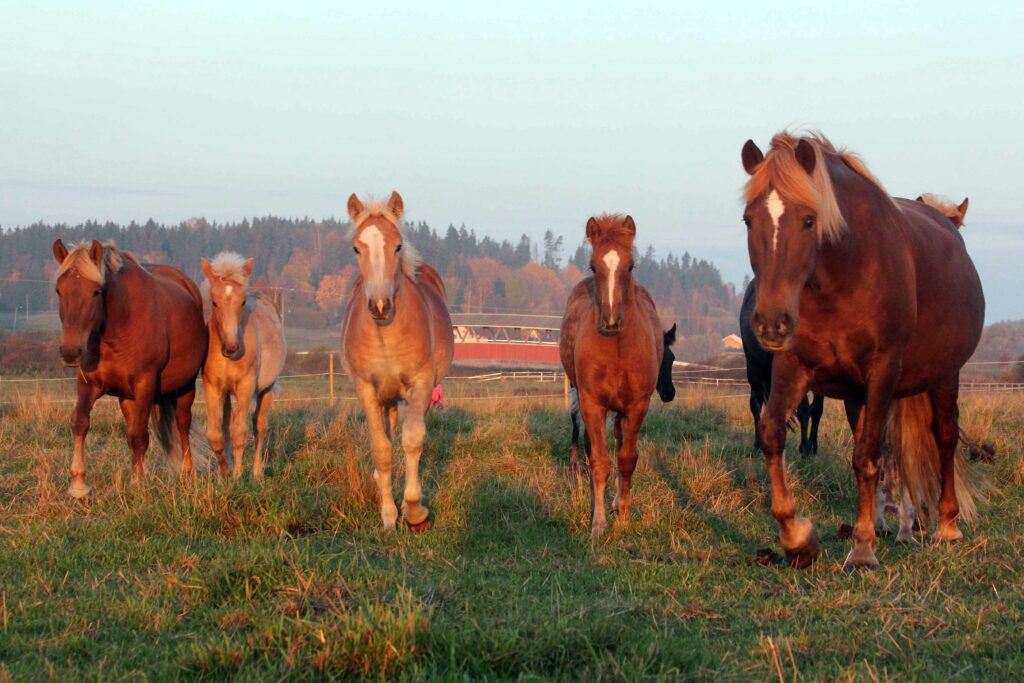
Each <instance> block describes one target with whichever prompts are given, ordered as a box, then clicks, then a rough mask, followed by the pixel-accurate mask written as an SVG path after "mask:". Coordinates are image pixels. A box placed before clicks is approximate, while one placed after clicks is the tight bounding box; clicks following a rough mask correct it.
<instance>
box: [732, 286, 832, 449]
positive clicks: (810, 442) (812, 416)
mask: <svg viewBox="0 0 1024 683" xmlns="http://www.w3.org/2000/svg"><path fill="white" fill-rule="evenodd" d="M756 297H757V280H756V279H755V280H751V281H750V284H748V285H747V289H746V291H744V292H743V304H742V305H741V306H740V339H741V340H742V341H743V356H744V358H745V359H746V369H747V384H749V385H750V414H751V415H752V416H753V417H754V451H759V450H761V441H760V439H758V436H757V425H758V423H759V422H760V421H761V409H762V408H763V407H764V403H765V401H767V400H768V394H769V393H770V392H771V388H772V354H770V353H768V352H767V351H765V350H764V349H763V348H761V344H759V343H758V341H757V336H756V335H755V334H754V330H753V328H752V327H751V326H750V316H751V315H752V314H753V312H754V302H755V300H756ZM812 397H813V399H814V400H813V401H808V400H807V396H804V397H803V398H801V399H800V405H799V406H797V409H796V418H797V421H798V422H799V423H800V453H801V454H802V455H813V454H815V453H817V452H818V425H819V424H820V423H821V416H822V414H823V413H824V412H825V397H824V396H822V395H821V394H819V393H812Z"/></svg>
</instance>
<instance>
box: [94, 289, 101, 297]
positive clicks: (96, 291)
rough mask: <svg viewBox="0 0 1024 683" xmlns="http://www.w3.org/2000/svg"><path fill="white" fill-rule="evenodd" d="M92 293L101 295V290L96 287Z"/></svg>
mask: <svg viewBox="0 0 1024 683" xmlns="http://www.w3.org/2000/svg"><path fill="white" fill-rule="evenodd" d="M92 295H93V296H94V297H95V296H99V295H100V290H98V289H94V290H93V291H92Z"/></svg>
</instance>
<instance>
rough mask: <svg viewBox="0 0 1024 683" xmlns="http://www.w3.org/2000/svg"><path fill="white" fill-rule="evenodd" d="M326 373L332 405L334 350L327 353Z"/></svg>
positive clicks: (332, 403)
mask: <svg viewBox="0 0 1024 683" xmlns="http://www.w3.org/2000/svg"><path fill="white" fill-rule="evenodd" d="M327 359H328V360H327V375H328V383H329V385H330V392H329V393H330V395H331V405H332V406H333V405H334V352H333V351H331V352H330V353H328V354H327Z"/></svg>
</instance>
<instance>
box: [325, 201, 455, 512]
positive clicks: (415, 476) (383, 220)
mask: <svg viewBox="0 0 1024 683" xmlns="http://www.w3.org/2000/svg"><path fill="white" fill-rule="evenodd" d="M403 210H404V209H403V204H402V198H401V197H400V196H399V194H398V193H397V192H392V193H391V198H390V199H388V200H387V201H386V202H379V203H373V204H364V203H363V202H361V201H359V198H358V197H356V196H355V195H354V194H353V195H352V196H351V197H349V200H348V214H349V217H350V218H351V219H352V249H353V250H354V251H355V253H356V260H357V261H358V263H359V277H358V278H357V279H356V282H355V284H354V285H353V287H352V292H351V294H350V296H349V300H348V306H347V307H346V309H345V319H344V323H343V326H342V331H341V344H342V358H343V359H344V363H345V367H346V369H347V371H348V373H349V374H350V375H351V376H352V379H353V380H354V381H355V385H356V394H357V395H358V397H359V401H360V403H362V406H363V410H364V411H365V413H366V424H367V427H368V428H369V431H370V447H371V449H372V451H373V465H374V472H373V478H374V480H375V481H376V482H377V489H378V492H379V494H380V516H381V519H382V520H383V522H384V528H385V529H394V528H395V522H396V521H397V519H398V510H397V508H396V507H395V500H394V497H393V494H392V491H391V455H392V451H391V434H392V433H393V432H394V430H395V427H396V426H397V422H398V402H399V401H405V402H406V404H407V409H406V411H405V419H404V421H403V422H402V447H403V449H404V450H405V496H404V503H403V505H402V507H403V510H404V513H405V522H406V524H407V525H408V526H409V528H410V529H412V530H414V531H422V530H424V529H426V528H427V527H428V526H429V525H430V511H429V510H428V509H427V507H426V506H425V505H423V490H422V488H421V486H420V478H419V463H420V453H421V452H422V451H423V440H424V437H425V435H426V425H425V423H424V416H425V415H426V412H427V407H428V406H429V405H430V399H431V396H432V394H433V389H434V387H435V386H436V385H437V384H439V383H440V382H441V379H442V378H443V377H444V376H445V373H447V372H448V368H449V366H451V363H452V355H453V353H454V349H455V339H454V336H453V334H452V321H451V317H450V316H449V315H448V306H447V305H446V303H445V289H444V283H443V282H442V281H441V276H440V275H438V274H437V271H435V270H434V269H433V268H431V267H430V266H429V265H427V264H426V263H424V262H423V261H422V260H421V259H420V257H419V255H418V254H417V253H416V250H415V249H413V247H412V245H411V244H408V243H406V242H405V239H404V237H403V235H402V230H401V220H402V213H403Z"/></svg>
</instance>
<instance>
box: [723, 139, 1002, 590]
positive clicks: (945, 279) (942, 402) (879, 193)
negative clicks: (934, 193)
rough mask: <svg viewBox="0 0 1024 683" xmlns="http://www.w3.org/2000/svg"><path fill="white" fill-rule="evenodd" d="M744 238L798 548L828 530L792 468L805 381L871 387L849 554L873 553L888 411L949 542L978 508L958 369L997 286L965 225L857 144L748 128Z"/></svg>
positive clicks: (770, 460)
mask: <svg viewBox="0 0 1024 683" xmlns="http://www.w3.org/2000/svg"><path fill="white" fill-rule="evenodd" d="M742 160H743V167H744V169H745V170H746V171H747V173H749V174H750V176H751V177H750V180H749V181H748V183H747V186H746V189H745V202H746V209H745V213H744V217H743V220H744V222H745V223H746V225H747V230H748V232H747V247H748V250H749V252H750V263H751V266H752V267H753V270H754V274H755V276H756V277H757V279H758V283H759V285H758V290H757V304H756V306H755V309H754V314H753V316H752V317H751V324H752V326H753V329H754V332H755V333H756V335H757V338H758V341H760V343H761V346H762V347H764V348H765V349H766V350H768V351H771V352H773V353H775V359H774V363H773V366H772V390H771V395H770V397H769V399H768V404H767V406H766V408H765V411H764V415H763V417H762V420H761V425H760V430H761V432H760V437H761V444H762V449H763V450H764V454H765V458H766V460H767V464H768V475H769V478H770V480H771V494H772V505H771V509H772V515H773V516H774V517H775V518H776V519H777V520H778V522H779V526H780V528H781V536H782V545H783V547H784V548H785V550H786V553H787V556H788V558H789V561H790V562H791V563H792V564H793V565H795V566H798V567H806V566H808V565H810V564H811V563H812V562H813V561H814V560H815V558H816V557H817V556H818V539H817V535H816V534H815V532H814V527H813V525H812V524H811V522H810V521H809V520H806V519H802V518H798V517H796V515H795V512H796V504H795V501H794V500H793V498H792V496H791V495H790V493H789V489H788V488H787V486H786V479H785V464H784V460H783V449H784V447H785V443H786V420H787V418H788V416H789V415H790V414H791V413H792V411H793V409H794V408H796V405H797V403H798V402H799V401H800V398H801V397H803V396H804V395H805V394H806V393H807V391H808V390H814V391H817V392H819V393H822V394H824V395H826V396H829V397H834V398H841V399H854V400H855V401H863V402H864V409H863V410H859V411H855V412H856V415H851V418H852V420H851V421H852V424H851V426H852V427H853V428H854V434H855V444H856V445H855V447H854V453H853V468H854V470H855V472H856V475H857V489H858V491H857V492H858V497H857V498H858V505H857V517H856V523H855V525H854V531H853V549H852V550H851V552H850V554H849V556H848V557H847V558H846V562H845V563H844V568H846V569H847V570H852V569H856V568H858V567H872V568H873V567H877V566H878V560H877V558H876V556H875V551H874V544H875V524H874V516H875V496H876V491H877V484H878V476H879V452H880V442H881V438H882V433H883V430H884V428H885V425H886V421H887V419H888V417H889V414H890V409H893V408H894V411H893V415H894V416H893V422H892V429H893V430H894V435H893V438H894V441H895V443H896V444H897V445H898V450H897V463H898V466H899V470H900V478H901V480H902V482H903V484H904V486H905V488H906V489H907V490H909V492H910V496H911V499H912V502H913V503H914V505H915V506H916V507H917V508H918V509H919V510H920V509H922V504H923V505H924V506H926V507H927V510H928V511H929V512H931V513H934V512H937V513H938V517H939V523H938V530H937V532H936V534H935V536H936V538H937V539H938V540H940V541H956V540H959V539H960V538H962V537H963V535H962V533H961V532H960V530H959V529H958V527H957V518H958V516H963V517H965V518H970V517H971V516H972V515H973V514H974V513H975V508H974V500H973V497H972V486H971V485H970V482H969V480H968V479H967V478H965V477H964V476H962V475H964V474H967V472H966V470H965V469H964V468H965V467H966V461H964V460H963V459H962V458H961V457H960V456H959V455H958V453H957V450H956V449H957V442H958V435H959V432H958V427H957V397H958V391H959V373H960V368H961V367H963V365H964V363H965V362H967V359H968V358H969V357H970V356H971V354H972V353H973V352H974V349H975V347H976V346H977V344H978V339H979V338H980V336H981V329H982V325H983V321H984V312H985V299H984V296H983V294H982V290H981V282H980V281H979V279H978V274H977V271H975V269H974V265H973V263H972V262H971V259H970V257H969V256H968V255H967V250H966V249H965V247H964V243H963V239H962V238H961V236H960V234H959V233H958V232H957V230H956V229H955V228H954V227H953V225H952V224H951V223H950V222H949V221H948V220H947V219H945V218H944V217H941V216H940V215H939V213H938V212H937V211H936V210H935V209H933V208H931V207H929V206H927V205H925V204H923V203H921V202H916V201H910V200H905V199H893V198H891V197H890V196H889V195H888V194H887V193H886V192H885V190H884V189H883V188H882V186H881V185H880V184H879V182H878V181H877V180H876V179H875V178H874V177H873V176H872V175H871V174H870V173H869V172H868V170H867V168H866V167H865V166H864V164H863V162H861V161H860V159H859V158H857V157H856V156H854V155H852V154H849V153H847V152H844V151H837V150H836V149H835V148H834V147H833V146H832V145H831V143H829V142H828V140H827V139H825V138H824V137H822V136H818V135H811V136H806V137H795V136H792V135H789V134H787V133H780V134H778V135H776V136H775V137H774V138H773V139H772V144H771V149H770V150H769V152H768V154H767V156H766V155H764V154H762V152H761V150H760V149H758V147H757V145H755V144H754V142H753V141H750V140H748V141H747V143H746V144H745V145H744V147H743V152H742Z"/></svg>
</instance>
